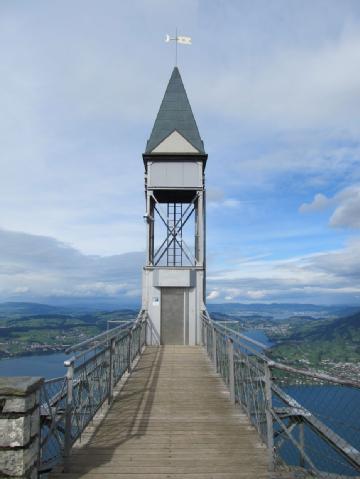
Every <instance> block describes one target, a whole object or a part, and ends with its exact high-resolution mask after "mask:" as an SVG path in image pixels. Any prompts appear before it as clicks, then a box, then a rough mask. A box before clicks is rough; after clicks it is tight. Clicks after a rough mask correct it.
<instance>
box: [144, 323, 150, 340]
mask: <svg viewBox="0 0 360 479" xmlns="http://www.w3.org/2000/svg"><path fill="white" fill-rule="evenodd" d="M148 334H149V323H148V320H147V318H146V319H145V338H144V346H147V345H148Z"/></svg>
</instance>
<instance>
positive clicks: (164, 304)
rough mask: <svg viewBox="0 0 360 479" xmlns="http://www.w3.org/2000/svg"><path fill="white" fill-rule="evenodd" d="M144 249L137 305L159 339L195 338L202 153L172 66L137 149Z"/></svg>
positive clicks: (201, 248) (201, 283)
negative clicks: (140, 295)
mask: <svg viewBox="0 0 360 479" xmlns="http://www.w3.org/2000/svg"><path fill="white" fill-rule="evenodd" d="M143 160H144V166H145V198H146V215H145V219H146V224H147V248H146V251H147V254H146V264H145V266H144V271H143V299H142V306H143V309H146V310H147V312H148V315H149V318H150V320H151V322H152V324H153V330H154V332H155V334H154V336H153V341H156V342H159V343H160V344H190V345H195V344H198V343H199V342H200V313H201V311H202V310H203V309H204V302H205V280H206V274H205V272H206V267H205V166H206V160H207V154H206V153H205V150H204V144H203V141H202V139H201V138H200V134H199V130H198V127H197V125H196V121H195V118H194V115H193V112H192V110H191V106H190V103H189V100H188V97H187V94H186V91H185V88H184V85H183V82H182V79H181V76H180V72H179V69H178V68H177V67H175V68H174V70H173V72H172V75H171V78H170V81H169V83H168V86H167V88H166V91H165V95H164V98H163V100H162V103H161V106H160V110H159V113H158V115H157V117H156V120H155V123H154V126H153V129H152V132H151V135H150V138H149V140H148V142H147V145H146V150H145V153H144V154H143Z"/></svg>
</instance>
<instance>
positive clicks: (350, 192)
mask: <svg viewBox="0 0 360 479" xmlns="http://www.w3.org/2000/svg"><path fill="white" fill-rule="evenodd" d="M331 206H334V207H335V209H334V211H333V213H332V215H331V217H330V221H329V224H330V226H333V227H336V228H360V185H352V186H348V187H346V188H344V189H343V190H341V191H339V192H338V193H336V194H335V195H334V196H333V197H332V198H328V197H326V196H325V195H323V194H322V193H318V194H316V195H315V197H314V199H313V201H312V202H311V203H303V204H302V205H301V206H300V208H299V211H300V212H301V213H312V212H317V211H322V210H324V209H327V208H329V207H331Z"/></svg>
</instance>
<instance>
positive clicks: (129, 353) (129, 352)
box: [127, 331, 132, 373]
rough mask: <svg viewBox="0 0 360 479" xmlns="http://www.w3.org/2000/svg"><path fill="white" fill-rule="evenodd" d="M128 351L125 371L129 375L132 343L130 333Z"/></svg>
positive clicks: (130, 333)
mask: <svg viewBox="0 0 360 479" xmlns="http://www.w3.org/2000/svg"><path fill="white" fill-rule="evenodd" d="M128 337H129V341H128V350H127V363H128V364H127V366H128V367H127V370H128V372H129V373H131V343H132V331H130V332H129V336H128Z"/></svg>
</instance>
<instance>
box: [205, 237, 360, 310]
mask: <svg viewBox="0 0 360 479" xmlns="http://www.w3.org/2000/svg"><path fill="white" fill-rule="evenodd" d="M208 287H209V288H210V289H213V288H216V291H217V293H218V295H217V298H216V299H218V300H219V301H245V302H248V301H254V300H255V301H256V300H259V299H260V300H262V301H267V302H271V301H280V302H284V301H291V302H314V303H317V304H322V303H340V302H342V303H346V302H348V303H360V238H354V239H352V240H351V241H349V242H348V243H347V244H346V245H345V247H344V248H342V249H338V250H334V251H329V252H326V253H316V254H310V255H306V256H299V257H293V258H289V259H285V260H272V261H271V260H267V261H259V260H254V261H251V260H249V261H248V262H243V263H242V264H241V266H240V268H238V269H237V268H232V269H231V268H229V269H226V270H218V271H213V272H209V274H208Z"/></svg>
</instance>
